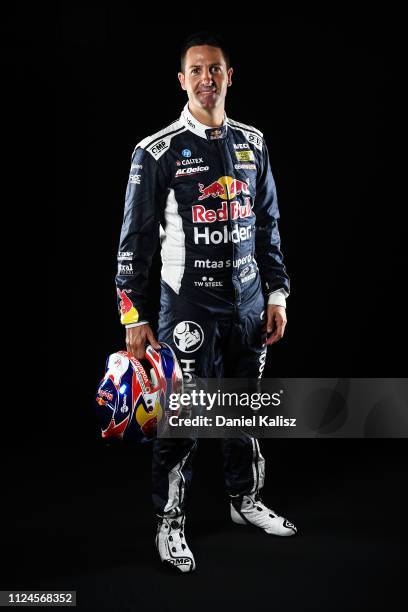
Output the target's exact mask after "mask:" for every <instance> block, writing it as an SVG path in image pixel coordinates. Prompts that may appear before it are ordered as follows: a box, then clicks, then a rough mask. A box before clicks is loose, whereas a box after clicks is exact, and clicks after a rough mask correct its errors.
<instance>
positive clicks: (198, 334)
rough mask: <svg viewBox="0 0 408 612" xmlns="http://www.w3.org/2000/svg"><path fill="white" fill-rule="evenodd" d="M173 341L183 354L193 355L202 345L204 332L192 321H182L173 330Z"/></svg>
mask: <svg viewBox="0 0 408 612" xmlns="http://www.w3.org/2000/svg"><path fill="white" fill-rule="evenodd" d="M173 340H174V343H175V345H176V346H177V348H178V349H179V350H180V351H182V352H183V353H194V352H195V351H197V350H198V349H199V348H200V346H201V345H202V343H203V340H204V332H203V330H202V328H201V327H200V325H198V323H195V322H194V321H182V322H181V323H179V324H178V325H176V327H175V328H174V332H173Z"/></svg>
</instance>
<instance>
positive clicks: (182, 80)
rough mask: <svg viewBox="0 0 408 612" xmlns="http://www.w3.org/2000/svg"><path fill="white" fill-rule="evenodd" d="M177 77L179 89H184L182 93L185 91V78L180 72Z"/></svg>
mask: <svg viewBox="0 0 408 612" xmlns="http://www.w3.org/2000/svg"><path fill="white" fill-rule="evenodd" d="M177 76H178V80H179V81H180V85H181V89H184V91H186V78H185V76H184V74H183V73H182V72H179V73H178V75H177Z"/></svg>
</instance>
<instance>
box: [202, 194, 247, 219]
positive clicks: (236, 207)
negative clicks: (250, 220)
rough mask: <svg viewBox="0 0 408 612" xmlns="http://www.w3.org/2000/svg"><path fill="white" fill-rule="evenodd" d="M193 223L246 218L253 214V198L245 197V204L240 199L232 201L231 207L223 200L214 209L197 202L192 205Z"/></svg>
mask: <svg viewBox="0 0 408 612" xmlns="http://www.w3.org/2000/svg"><path fill="white" fill-rule="evenodd" d="M192 212H193V223H214V222H215V221H228V219H232V220H233V221H236V220H237V219H245V218H246V217H250V216H251V214H252V210H251V198H245V199H244V204H240V203H239V202H238V201H235V202H230V204H229V207H228V204H227V202H223V203H222V204H221V207H220V208H217V210H213V209H211V208H206V207H205V206H203V205H202V204H196V205H195V206H193V207H192Z"/></svg>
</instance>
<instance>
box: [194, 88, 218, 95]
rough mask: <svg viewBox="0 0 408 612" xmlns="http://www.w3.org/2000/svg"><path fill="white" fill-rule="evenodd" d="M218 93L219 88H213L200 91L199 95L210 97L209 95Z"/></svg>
mask: <svg viewBox="0 0 408 612" xmlns="http://www.w3.org/2000/svg"><path fill="white" fill-rule="evenodd" d="M216 92H217V88H216V87H212V88H211V89H200V90H199V91H198V93H199V94H204V95H208V94H213V93H216Z"/></svg>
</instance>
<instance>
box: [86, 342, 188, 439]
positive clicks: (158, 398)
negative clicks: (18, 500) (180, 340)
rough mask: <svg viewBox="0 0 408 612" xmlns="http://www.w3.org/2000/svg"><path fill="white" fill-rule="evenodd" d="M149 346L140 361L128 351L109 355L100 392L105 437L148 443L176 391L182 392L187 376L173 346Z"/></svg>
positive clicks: (98, 406)
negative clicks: (156, 347)
mask: <svg viewBox="0 0 408 612" xmlns="http://www.w3.org/2000/svg"><path fill="white" fill-rule="evenodd" d="M160 346H161V348H160V349H158V350H155V349H154V348H153V347H152V346H150V345H148V346H147V348H146V357H145V358H144V359H142V360H138V359H136V358H135V357H133V355H132V354H131V353H129V352H127V351H118V352H116V353H112V354H111V355H109V357H108V358H107V361H106V368H105V375H104V377H103V378H102V380H101V382H100V383H99V387H98V390H97V393H96V409H97V417H98V421H99V424H100V427H101V435H102V438H103V439H104V440H107V439H119V440H129V441H132V442H147V441H149V440H152V439H154V438H155V436H156V432H157V423H158V422H159V421H160V420H161V419H162V418H163V416H164V415H165V414H166V407H167V406H168V399H169V396H170V394H172V393H182V391H183V375H182V371H181V368H180V365H179V363H178V361H177V358H176V356H175V354H174V351H173V349H172V348H171V347H170V346H169V345H168V344H165V343H164V342H161V343H160Z"/></svg>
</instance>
